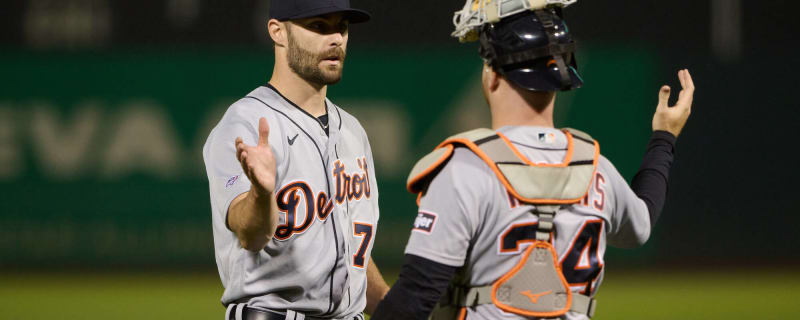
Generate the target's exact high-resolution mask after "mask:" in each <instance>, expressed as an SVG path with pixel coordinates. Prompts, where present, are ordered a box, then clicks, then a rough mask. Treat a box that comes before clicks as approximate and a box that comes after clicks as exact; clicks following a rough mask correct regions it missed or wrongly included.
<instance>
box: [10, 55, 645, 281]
mask: <svg viewBox="0 0 800 320" xmlns="http://www.w3.org/2000/svg"><path fill="white" fill-rule="evenodd" d="M476 51H477V50H475V47H472V46H470V47H468V48H464V47H462V48H460V49H458V50H455V49H454V50H449V49H441V50H438V51H428V52H419V51H417V52H412V51H402V50H401V51H398V50H389V49H368V48H367V49H363V48H358V47H354V48H351V49H350V52H349V55H348V60H347V63H346V68H345V73H344V79H343V81H342V82H341V83H340V84H338V85H336V86H333V87H331V88H330V89H329V96H330V97H331V98H332V100H333V101H334V102H336V103H337V104H339V105H340V106H342V107H344V108H345V109H347V110H348V111H350V112H352V113H353V114H355V115H356V116H357V117H358V118H359V120H360V121H361V123H362V124H363V126H364V127H365V128H366V130H367V132H368V134H369V136H370V140H371V144H372V146H373V148H374V150H373V152H374V155H375V162H376V163H375V167H376V169H377V175H378V177H377V179H378V182H379V186H380V192H381V199H380V201H381V208H382V212H381V220H380V227H379V233H378V234H377V238H376V247H375V250H374V256H375V259H376V260H377V261H378V263H379V264H381V265H382V266H383V265H386V266H388V267H396V266H397V265H398V264H399V262H400V259H401V256H402V252H403V248H404V246H405V242H406V239H407V237H408V231H409V226H410V224H411V222H412V220H413V217H414V216H415V204H414V196H413V195H411V194H409V193H407V192H406V191H405V187H404V183H405V178H406V175H407V173H408V171H409V170H410V168H411V166H412V165H413V162H414V161H415V160H416V159H418V158H419V157H420V156H421V155H423V154H425V153H427V152H428V151H430V150H431V149H432V148H433V147H434V146H435V145H436V144H437V143H438V142H440V141H441V140H442V139H444V138H445V137H447V136H449V135H451V134H453V133H456V132H460V131H463V130H467V129H469V128H473V127H477V126H488V110H487V109H486V106H485V102H484V100H483V96H482V93H481V90H480V82H479V81H480V78H479V77H480V74H479V72H480V67H481V60H480V59H479V58H478V56H477V53H476ZM578 58H579V59H580V60H579V61H580V63H581V71H582V73H583V74H584V76H585V78H586V82H587V86H586V87H585V88H583V89H580V91H579V94H575V93H565V94H562V95H561V96H560V98H559V99H558V100H557V110H558V111H557V116H556V117H557V119H556V120H557V123H558V124H559V125H561V126H572V127H576V128H581V129H584V130H586V131H588V132H590V133H591V134H592V135H594V136H595V137H596V138H598V139H599V140H600V142H601V150H602V152H603V154H604V155H606V156H607V157H608V158H610V159H611V160H612V161H613V162H614V163H615V164H616V165H617V167H618V169H619V170H620V171H621V172H622V173H623V174H624V175H625V176H626V177H627V178H629V179H630V178H631V177H632V175H633V173H635V171H636V169H637V167H638V163H639V160H640V156H641V154H642V153H643V151H644V150H643V148H644V146H645V144H646V142H647V139H648V132H649V130H650V117H651V111H652V109H653V107H654V103H655V101H654V100H655V91H656V90H657V85H658V82H657V79H654V78H655V77H656V75H655V73H656V71H655V70H656V63H657V57H656V56H655V55H654V54H653V53H651V52H648V51H647V50H639V49H634V50H632V49H631V48H615V49H610V48H605V47H582V48H581V51H580V52H579V55H578ZM272 59H273V58H272V53H271V52H270V51H259V50H249V51H247V50H245V51H238V52H237V51H233V52H232V51H225V52H220V51H213V50H208V51H203V52H198V51H189V50H185V51H170V52H169V53H165V52H164V51H146V50H128V51H124V50H112V51H102V52H93V51H84V52H78V53H75V52H71V53H67V52H61V53H59V52H47V53H42V52H31V51H4V52H2V53H0V70H2V73H3V78H4V79H5V81H4V84H3V86H2V87H0V197H2V201H0V267H46V268H48V269H52V268H60V267H81V266H94V267H104V266H123V265H124V266H151V265H159V266H198V267H213V265H214V260H213V251H212V250H213V249H212V248H213V246H212V236H211V225H210V224H211V222H210V221H211V220H210V214H211V213H210V206H209V199H208V189H207V187H208V185H207V179H206V176H205V169H204V166H203V161H202V155H201V149H202V146H203V143H204V142H205V139H206V137H207V135H208V133H209V131H210V129H211V127H213V125H214V124H215V123H216V121H218V119H219V117H220V116H221V115H222V112H223V111H224V110H225V108H226V107H227V106H228V105H229V104H231V103H232V102H234V101H235V100H236V99H238V98H239V97H242V96H244V95H245V94H247V93H248V92H249V91H250V90H252V89H254V88H255V87H257V86H259V85H261V84H263V83H265V82H266V81H267V79H268V78H269V76H270V73H271V69H272ZM619 87H624V88H626V90H625V92H624V95H620V92H619V91H618V90H616V89H615V88H619ZM654 88H656V89H654ZM612 121H613V123H614V124H615V125H607V124H608V123H612ZM231 143H233V142H231ZM655 241H658V240H655ZM651 251H652V246H651V247H648V248H645V249H643V250H638V251H635V252H633V256H632V257H633V258H636V257H638V258H639V259H641V258H642V257H646V256H647V255H649V254H650V252H651ZM611 254H612V255H613V254H614V252H613V251H612V253H611Z"/></svg>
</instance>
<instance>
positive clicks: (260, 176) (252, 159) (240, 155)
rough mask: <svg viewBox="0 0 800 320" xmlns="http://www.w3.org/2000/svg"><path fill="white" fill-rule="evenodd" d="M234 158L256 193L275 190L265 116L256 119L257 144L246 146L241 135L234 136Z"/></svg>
mask: <svg viewBox="0 0 800 320" xmlns="http://www.w3.org/2000/svg"><path fill="white" fill-rule="evenodd" d="M236 159H237V160H239V163H241V165H242V170H244V174H245V175H247V178H248V179H250V182H251V183H252V186H251V188H250V189H251V190H252V191H255V192H256V193H257V195H259V196H263V195H269V194H271V193H272V192H273V191H274V190H275V157H274V156H273V155H272V150H271V149H270V147H269V125H268V124H267V119H266V118H260V119H258V144H257V145H255V146H248V145H247V144H245V143H244V141H242V137H237V138H236Z"/></svg>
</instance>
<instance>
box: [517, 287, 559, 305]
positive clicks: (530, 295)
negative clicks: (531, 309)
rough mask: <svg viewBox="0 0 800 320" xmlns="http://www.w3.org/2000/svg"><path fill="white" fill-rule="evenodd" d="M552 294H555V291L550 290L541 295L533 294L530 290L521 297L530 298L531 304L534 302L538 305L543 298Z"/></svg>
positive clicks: (523, 292) (522, 293)
mask: <svg viewBox="0 0 800 320" xmlns="http://www.w3.org/2000/svg"><path fill="white" fill-rule="evenodd" d="M551 293H553V290H549V291H545V292H541V293H531V291H530V290H525V291H522V292H520V294H521V295H524V296H526V297H528V299H531V302H533V303H536V302H537V301H539V298H541V297H543V296H546V295H548V294H551Z"/></svg>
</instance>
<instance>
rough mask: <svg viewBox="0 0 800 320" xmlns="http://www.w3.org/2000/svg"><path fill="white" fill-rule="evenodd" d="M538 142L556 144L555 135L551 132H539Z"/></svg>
mask: <svg viewBox="0 0 800 320" xmlns="http://www.w3.org/2000/svg"><path fill="white" fill-rule="evenodd" d="M539 142H544V143H553V142H556V135H555V133H552V132H550V133H545V132H541V133H539Z"/></svg>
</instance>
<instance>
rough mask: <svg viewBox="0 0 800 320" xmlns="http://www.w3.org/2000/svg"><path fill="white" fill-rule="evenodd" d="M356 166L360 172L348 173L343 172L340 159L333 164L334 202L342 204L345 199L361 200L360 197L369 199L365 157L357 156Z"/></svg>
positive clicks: (367, 169)
mask: <svg viewBox="0 0 800 320" xmlns="http://www.w3.org/2000/svg"><path fill="white" fill-rule="evenodd" d="M357 162H358V168H359V169H360V170H361V172H354V173H352V174H348V173H347V172H345V166H344V164H342V162H341V161H340V160H336V162H335V163H334V166H333V178H334V179H335V180H336V182H335V183H336V196H335V199H336V203H338V204H342V203H343V202H344V201H345V199H346V200H347V201H353V200H354V199H355V200H356V201H358V200H361V198H362V197H364V198H367V199H369V196H370V194H371V189H370V182H369V168H368V167H367V159H366V158H363V157H362V158H359V159H358V160H357Z"/></svg>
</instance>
